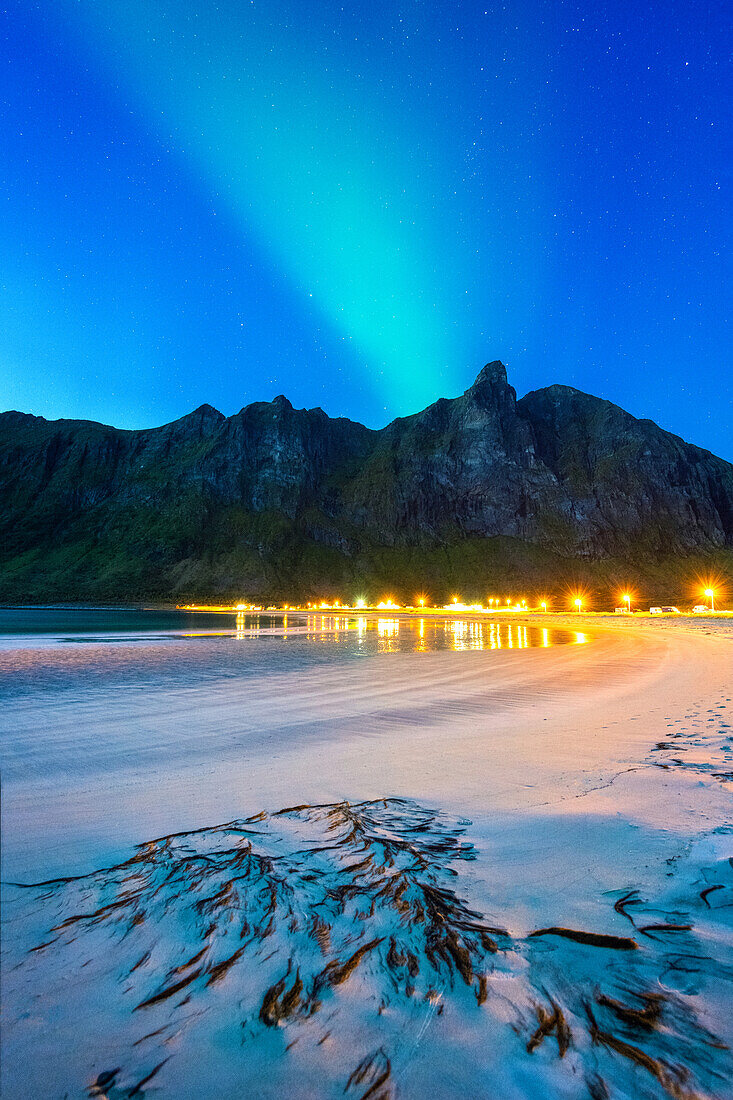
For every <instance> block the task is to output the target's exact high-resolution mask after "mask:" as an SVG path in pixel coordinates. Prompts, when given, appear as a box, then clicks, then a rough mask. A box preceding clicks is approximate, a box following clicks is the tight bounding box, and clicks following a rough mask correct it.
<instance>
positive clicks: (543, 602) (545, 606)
mask: <svg viewBox="0 0 733 1100" xmlns="http://www.w3.org/2000/svg"><path fill="white" fill-rule="evenodd" d="M540 607H541V608H542V610H543V611H547V604H546V603H545V601H544V600H543V601H542V603H541V604H540Z"/></svg>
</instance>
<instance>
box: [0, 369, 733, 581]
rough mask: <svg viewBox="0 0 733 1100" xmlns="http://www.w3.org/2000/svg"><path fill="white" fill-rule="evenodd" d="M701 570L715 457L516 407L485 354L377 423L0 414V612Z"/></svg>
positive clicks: (719, 512)
mask: <svg viewBox="0 0 733 1100" xmlns="http://www.w3.org/2000/svg"><path fill="white" fill-rule="evenodd" d="M700 561H702V562H703V563H704V564H705V565H706V566H707V565H708V564H709V563H710V562H713V563H714V564H715V565H716V567H719V568H722V569H727V568H728V566H729V564H730V562H732V561H733V466H732V465H731V464H730V463H728V462H725V461H724V460H722V459H720V458H716V457H715V456H714V455H712V454H711V453H710V452H709V451H705V450H703V449H702V448H700V447H695V446H693V445H691V444H688V443H685V442H684V441H683V440H681V439H679V438H678V437H677V436H674V435H672V434H670V433H669V432H666V431H664V430H662V429H661V428H659V427H658V426H657V425H656V424H654V423H653V422H652V421H649V420H638V419H636V418H635V417H633V416H631V415H630V414H629V413H627V412H624V410H623V409H620V408H619V407H618V406H616V405H613V404H612V403H611V402H609V401H604V400H601V399H599V398H596V397H592V396H590V395H589V394H585V393H581V392H580V391H579V390H575V389H572V388H571V387H569V386H557V385H555V386H549V387H547V388H545V389H541V390H535V391H534V392H532V393H529V394H527V395H526V396H525V397H523V398H522V399H521V400H519V401H518V400H517V398H516V393H515V391H514V389H513V388H512V386H510V385H509V383H508V381H507V376H506V370H505V368H504V366H503V365H502V364H501V363H500V362H493V363H489V364H488V365H487V366H485V367H484V368H483V369H482V370H481V372H480V373H479V375H478V377H477V378H476V381H475V382H474V384H473V385H472V386H471V387H470V388H469V389H468V390H466V392H465V393H464V394H463V395H462V396H460V397H456V398H453V399H451V400H448V399H441V400H439V401H436V402H435V404H433V405H430V406H429V407H428V408H426V409H424V410H423V411H422V412H419V413H416V414H415V415H413V416H408V417H402V418H399V419H397V420H395V421H393V422H392V423H391V424H388V425H387V426H386V427H385V428H383V429H381V430H379V431H375V430H372V429H369V428H366V427H364V426H363V425H361V424H358V423H355V422H353V421H350V420H346V419H343V418H336V419H334V418H331V417H329V416H327V415H326V413H325V412H323V410H322V409H294V408H293V406H292V405H291V404H290V402H289V401H288V400H287V399H286V398H285V397H283V396H279V397H276V398H275V399H274V400H273V401H271V402H257V403H255V404H252V405H248V406H247V407H246V408H244V409H242V410H241V412H239V413H236V414H235V415H234V416H230V417H225V416H223V415H222V414H221V413H219V412H218V411H217V410H216V409H214V408H212V407H211V406H210V405H202V406H201V407H200V408H198V409H196V410H195V411H194V412H192V413H189V414H188V415H187V416H184V417H182V418H181V419H180V420H176V421H174V422H173V423H171V424H165V425H163V426H162V427H160V428H153V429H147V430H142V431H123V430H120V429H117V428H112V427H108V426H105V425H102V424H96V423H93V422H89V421H74V420H57V421H47V420H44V419H43V418H42V417H35V416H30V415H27V414H23V413H18V412H7V413H4V414H0V599H3V600H6V601H28V600H32V601H51V600H56V601H60V600H78V599H90V598H93V599H118V600H125V599H133V598H135V599H139V598H147V599H150V598H158V599H184V598H191V597H193V598H203V597H217V596H218V597H222V598H228V597H230V596H232V597H233V596H237V595H240V596H241V595H243V594H244V595H248V596H254V597H258V598H271V599H282V598H291V599H295V598H299V599H306V598H313V597H320V596H323V595H328V594H330V593H339V592H341V593H343V594H348V592H350V591H351V589H352V588H354V586H358V587H359V589H360V590H363V591H364V592H366V593H370V592H371V593H372V594H374V595H377V594H379V593H383V592H384V591H385V585H386V586H387V587H388V588H390V589H391V590H394V591H395V592H396V593H398V594H399V593H400V592H404V594H405V595H406V596H410V595H412V593H413V592H414V591H418V590H420V589H425V588H426V589H427V590H428V591H430V592H431V593H432V594H433V595H434V596H440V595H442V594H445V593H447V592H448V591H449V590H451V589H453V588H455V587H456V586H458V589H459V590H460V591H462V592H464V593H466V594H467V595H468V594H473V593H475V594H476V595H477V596H481V597H482V598H483V596H484V595H485V591H487V590H488V588H487V586H489V587H491V586H492V585H493V586H496V585H499V584H504V585H513V586H515V590H518V588H516V586H520V587H522V588H524V587H525V586H526V585H527V584H542V585H543V586H544V587H546V588H548V589H550V590H551V589H552V588H554V587H556V586H557V585H559V584H562V583H564V582H565V581H566V580H567V579H568V578H570V577H572V578H574V579H578V578H582V579H585V580H587V582H588V583H591V584H592V583H594V582H595V581H600V580H602V579H609V578H610V579H612V578H613V577H615V576H619V577H621V576H623V577H625V578H630V579H633V578H634V577H636V578H638V579H639V581H640V582H641V583H642V585H643V584H644V583H645V582H646V581H648V580H649V579H650V578H654V579H655V583H656V584H657V586H658V585H659V582H660V578H664V583H667V582H668V584H669V591H670V592H672V591H673V589H674V584H676V583H677V581H675V580H674V578H675V577H681V576H683V574H684V571H685V570H688V571H689V569H691V568H693V566H694V565H695V564H696V563H698V562H700ZM673 582H674V584H673ZM416 586H417V587H416ZM657 590H659V589H658V588H657Z"/></svg>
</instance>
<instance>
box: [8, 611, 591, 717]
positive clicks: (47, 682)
mask: <svg viewBox="0 0 733 1100" xmlns="http://www.w3.org/2000/svg"><path fill="white" fill-rule="evenodd" d="M10 614H11V613H9V612H7V611H2V612H0V683H2V689H3V693H4V695H5V697H6V698H7V699H10V698H12V697H16V698H17V697H19V696H25V695H28V694H29V693H31V694H32V693H35V692H38V691H41V692H46V693H47V692H55V693H56V698H57V699H59V698H60V696H61V695H63V696H64V697H66V698H70V697H71V696H72V695H74V694H75V693H78V694H79V695H84V696H86V695H87V694H88V693H89V692H96V691H99V689H100V688H102V685H103V684H104V685H107V686H108V687H109V688H110V689H113V688H114V685H117V686H118V687H119V686H121V685H122V683H123V682H124V687H125V690H130V689H133V688H135V687H138V688H147V689H156V690H159V689H163V690H165V689H168V688H175V689H185V690H187V691H190V690H192V689H194V688H195V687H201V688H204V687H205V685H207V684H209V685H211V684H212V683H215V682H217V683H221V682H222V681H225V680H226V681H229V682H231V681H237V680H240V681H246V680H248V679H249V678H251V677H260V678H261V677H268V676H271V675H278V674H280V673H283V674H287V673H289V672H292V671H296V670H302V669H307V668H315V667H321V666H324V665H333V664H335V663H337V662H342V661H346V662H349V661H353V660H359V659H363V658H366V659H368V658H370V657H373V656H378V655H382V654H399V653H402V654H409V653H418V654H430V653H438V652H446V651H453V652H456V653H462V652H463V653H467V652H472V651H473V652H476V651H486V652H488V651H490V650H496V651H498V650H503V651H510V652H515V651H517V650H523V649H532V648H548V647H550V646H556V645H575V644H581V643H583V642H586V641H587V640H588V639H587V636H586V635H584V634H579V633H576V632H574V631H569V630H556V629H554V628H550V629H548V628H547V627H535V626H532V625H527V624H522V623H516V622H511V621H508V622H507V621H503V622H493V621H476V620H473V619H469V618H466V619H452V618H443V617H442V616H424V617H420V618H419V619H400V618H398V617H396V616H392V617H389V616H386V615H385V616H384V617H379V618H377V617H374V618H371V617H369V616H366V615H356V614H351V615H346V614H344V615H334V614H325V613H314V614H311V615H287V616H284V617H282V618H281V617H279V616H277V617H276V616H273V615H267V614H252V613H240V614H237V615H235V614H231V615H224V614H221V615H215V616H212V615H208V616H202V618H201V621H200V622H196V621H195V616H194V617H192V616H190V615H189V616H186V617H181V618H178V619H176V618H175V617H174V616H170V615H169V616H168V618H167V619H164V620H163V621H161V618H160V615H159V613H158V612H150V613H146V612H135V613H131V612H124V613H121V614H120V617H119V618H118V613H116V612H114V611H112V612H103V613H98V614H97V615H96V618H95V619H94V621H93V622H92V621H90V616H89V615H88V613H84V614H83V615H82V619H81V623H79V621H78V620H76V619H75V617H74V616H75V613H74V612H69V611H65V612H64V613H63V615H60V614H58V613H54V615H53V616H52V617H51V622H48V621H47V620H46V619H45V618H44V616H45V613H44V612H43V611H40V610H39V611H38V612H36V613H35V614H30V613H29V612H27V611H20V612H18V613H17V615H18V616H19V617H20V618H21V619H22V621H23V623H24V625H25V626H26V632H25V633H22V632H21V631H20V630H19V629H18V627H17V623H11V625H10V627H9V628H8V629H6V625H7V620H8V616H9V615H10ZM80 625H81V627H82V628H81V629H80ZM92 625H93V627H94V630H93V632H91V631H90V630H89V628H90V626H92ZM44 626H46V630H45V631H44V629H43V627H44ZM49 626H50V627H51V629H50V630H49V629H48V628H49ZM148 626H150V627H151V629H146V627H148ZM176 626H177V627H178V629H175V627H176ZM165 627H168V629H165ZM192 627H193V629H192ZM161 628H163V629H161ZM0 726H2V723H1V722H0Z"/></svg>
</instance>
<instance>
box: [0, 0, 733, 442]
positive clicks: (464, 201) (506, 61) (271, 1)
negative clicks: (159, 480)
mask: <svg viewBox="0 0 733 1100" xmlns="http://www.w3.org/2000/svg"><path fill="white" fill-rule="evenodd" d="M730 45H731V36H730V31H729V28H728V20H727V19H726V18H725V17H724V7H723V4H722V3H706V4H702V3H687V4H679V3H668V4H664V5H660V4H659V3H653V4H646V5H645V4H640V5H632V4H628V3H624V4H621V3H613V2H611V3H605V4H595V3H584V4H578V3H563V2H553V3H549V2H548V3H545V2H538V0H525V2H523V3H510V2H507V3H505V4H495V5H491V4H488V3H481V4H476V3H458V4H445V3H437V2H427V0H425V2H417V0H413V2H409V3H401V4H397V3H387V2H381V3H370V4H365V3H359V4H340V3H332V2H330V0H328V2H324V0H313V2H312V3H310V4H308V5H306V4H303V3H297V2H292V3H287V2H284V0H268V2H264V0H254V2H252V3H250V2H249V0H246V2H241V0H236V2H234V0H220V2H218V3H214V2H202V3H193V2H192V0H54V2H53V3H46V2H42V0H41V2H33V3H30V2H23V0H15V2H11V3H9V4H8V5H7V6H6V10H5V17H4V24H3V30H2V53H3V59H2V70H1V71H2V78H1V79H2V87H1V88H0V97H1V100H2V112H1V115H0V202H2V208H3V218H2V221H1V222H0V241H1V242H2V271H1V272H0V310H1V314H2V324H0V407H2V408H19V409H22V410H24V411H29V412H34V413H37V414H39V415H43V416H46V417H49V418H55V417H61V416H69V417H84V418H89V419H98V420H103V421H106V422H109V423H114V424H117V425H119V426H121V427H142V426H148V425H152V424H158V423H162V422H164V421H166V420H171V419H174V418H175V417H177V416H180V415H183V414H184V413H186V412H188V411H190V410H191V409H192V408H194V407H196V406H197V405H199V404H201V403H203V402H209V403H211V404H213V405H215V406H217V407H218V408H219V409H221V410H222V411H223V412H224V413H227V414H229V413H232V412H235V411H237V410H238V409H239V408H241V407H242V406H243V405H245V404H247V403H249V402H250V401H254V400H260V399H269V398H271V397H273V396H274V395H275V394H277V393H281V392H282V393H285V394H286V395H287V396H288V397H289V398H290V399H291V400H292V402H293V403H294V404H295V405H296V406H309V407H310V406H313V405H321V406H322V407H323V408H325V409H326V411H327V412H329V413H330V414H331V415H345V416H350V417H352V418H354V419H358V420H361V421H363V422H365V423H367V424H369V425H371V426H380V425H381V424H384V423H386V422H387V421H388V420H390V419H391V418H393V417H394V416H397V415H404V414H406V413H409V412H413V411H416V410H417V409H419V408H421V407H423V406H424V405H425V404H427V403H428V402H430V401H432V400H435V399H436V398H438V397H440V396H453V395H455V394H457V393H459V392H461V391H462V390H463V389H465V388H466V387H467V386H468V385H470V383H471V381H472V380H473V378H474V376H475V375H476V373H477V372H478V370H479V369H480V367H481V366H482V365H483V363H484V362H486V361H488V360H491V359H497V358H498V359H502V360H503V361H504V362H505V363H506V364H507V367H508V370H509V376H510V380H511V381H512V383H513V384H514V385H515V387H516V388H517V391H518V392H519V394H520V395H521V394H522V393H524V392H526V391H527V390H529V389H534V388H537V387H540V386H543V385H548V384H550V383H552V382H564V383H566V384H569V385H575V386H578V387H579V388H580V389H584V390H586V391H588V392H591V393H595V394H598V395H599V396H603V397H607V398H609V399H610V400H612V401H615V402H617V403H618V404H620V405H622V406H624V407H625V408H627V409H629V411H631V412H632V413H634V414H635V415H637V416H648V417H650V418H652V419H654V420H657V421H658V422H659V423H660V424H661V425H662V426H663V427H666V428H668V429H670V430H672V431H675V432H677V433H678V434H680V435H682V436H684V437H685V438H687V439H690V440H692V441H694V442H697V443H700V444H701V445H703V446H706V447H709V448H710V449H712V450H714V451H716V452H718V453H720V454H722V455H724V456H725V457H727V458H730V459H733V442H731V432H730V426H731V420H732V415H731V414H732V413H733V370H731V363H730V337H729V328H728V323H727V320H728V318H727V316H726V310H727V308H728V302H729V299H730V279H729V267H726V262H725V251H724V249H725V241H726V237H727V238H728V239H729V238H730V229H731V218H730V199H729V195H728V194H727V187H728V185H729V183H730V167H729V165H730V163H731V142H730V128H729V126H730V124H729V122H726V107H725V104H726V88H727V87H728V86H729V80H730V70H729V69H727V68H726V65H727V58H728V55H729V53H730ZM726 127H727V128H726Z"/></svg>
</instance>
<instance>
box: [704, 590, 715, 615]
mask: <svg viewBox="0 0 733 1100" xmlns="http://www.w3.org/2000/svg"><path fill="white" fill-rule="evenodd" d="M705 595H706V596H707V597H708V599H709V600H710V610H711V611H715V589H714V588H706V589H705Z"/></svg>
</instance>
